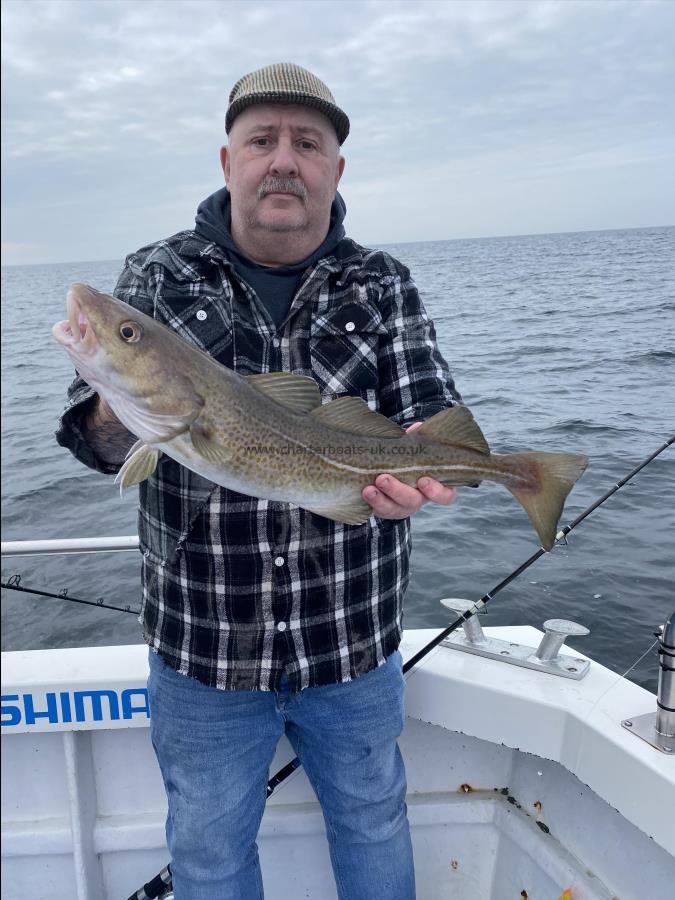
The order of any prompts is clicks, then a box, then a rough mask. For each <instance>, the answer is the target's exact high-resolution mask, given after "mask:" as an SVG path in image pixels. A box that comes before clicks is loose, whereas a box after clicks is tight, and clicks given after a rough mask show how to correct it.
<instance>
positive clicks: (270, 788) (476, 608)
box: [267, 435, 675, 797]
mask: <svg viewBox="0 0 675 900" xmlns="http://www.w3.org/2000/svg"><path fill="white" fill-rule="evenodd" d="M673 442H675V435H673V436H672V437H670V438H668V440H667V441H666V442H665V444H662V445H661V446H660V447H659V448H658V449H657V450H655V451H654V452H653V453H652V454H651V456H648V457H647V459H645V460H643V461H642V462H641V463H640V464H639V465H637V466H636V467H635V468H634V469H632V471H630V472H629V473H628V475H626V477H625V478H622V479H621V481H617V482H616V484H615V485H614V486H613V487H611V488H610V489H609V490H608V491H606V492H605V493H604V494H603V495H602V497H600V498H599V499H598V500H596V501H595V502H594V503H592V504H591V505H590V506H588V507H587V508H586V509H585V510H584V511H583V512H582V513H580V514H579V515H578V516H577V517H576V519H574V520H573V521H572V522H570V524H569V525H565V526H564V527H563V528H561V529H560V531H559V532H558V533H557V535H556V538H555V544H554V545H553V547H555V546H556V545H558V544H559V543H567V540H566V539H567V535H568V534H569V533H570V531H572V529H573V528H576V527H577V525H579V524H580V523H581V522H583V520H584V519H585V518H586V517H587V516H590V514H591V513H592V512H593V511H594V510H596V509H597V508H598V507H599V506H601V505H602V504H603V503H604V502H605V500H608V499H609V498H610V497H611V496H612V495H613V494H615V493H616V492H617V491H618V490H620V489H621V488H622V487H623V486H624V485H625V484H626V483H627V482H628V481H630V479H631V478H633V476H634V475H637V473H638V472H639V471H640V470H641V469H644V468H645V466H648V465H649V463H650V462H652V460H654V459H656V457H657V456H658V455H659V454H660V453H663V451H664V450H665V449H666V448H667V447H670V445H671V444H672V443H673ZM553 547H552V548H551V550H552V549H553ZM550 552H551V551H550V550H544V548H543V547H540V548H539V550H537V552H536V553H533V554H532V556H530V558H529V559H526V560H525V562H524V563H521V565H519V566H518V568H517V569H514V570H513V572H511V574H510V575H507V576H506V578H504V579H503V580H502V581H500V582H499V584H497V585H495V587H493V588H492V590H490V591H488V592H487V594H484V595H483V596H482V597H481V598H480V600H477V601H476V603H475V604H474V605H473V606H472V607H471V608H470V609H467V610H466V612H463V613H462V614H461V615H460V616H458V618H457V619H455V621H454V622H452V623H451V624H450V625H448V627H447V628H445V629H444V630H443V631H441V632H440V634H438V635H436V637H435V638H434V639H433V640H431V641H429V643H428V644H427V645H426V646H425V647H422V649H421V650H420V651H418V652H417V653H416V654H415V655H414V656H413V657H411V658H410V659H409V660H408V661H407V662H406V664H405V665H404V666H403V674H405V673H406V672H408V671H410V669H412V668H413V666H416V665H417V663H418V662H419V661H420V660H421V659H423V658H424V657H425V656H426V655H427V654H428V653H430V652H431V651H432V650H433V649H434V647H437V646H438V645H439V644H440V643H441V641H444V640H445V639H446V638H447V637H448V636H449V635H451V634H452V632H453V631H456V630H457V629H458V628H459V627H460V625H462V624H463V623H464V622H465V621H466V620H467V619H470V618H471V616H473V615H476V613H479V612H480V611H481V610H482V609H484V608H485V607H486V606H487V605H488V603H489V602H490V600H492V598H493V597H494V596H495V595H496V594H498V593H499V592H500V591H501V590H503V589H504V588H505V587H506V586H507V585H509V584H511V582H512V581H514V580H515V579H516V578H518V576H519V575H522V574H523V572H524V571H525V570H526V569H529V568H530V566H531V565H532V564H533V563H535V562H536V561H537V560H538V559H539V558H540V557H541V556H543V555H544V554H545V553H550ZM650 649H651V648H650ZM648 652H649V651H648ZM636 665H637V663H636ZM629 671H630V670H629ZM300 765H301V762H300V760H299V759H298V758H297V757H296V758H295V759H293V760H291V762H289V763H288V764H287V765H285V766H284V767H283V768H282V769H280V770H279V771H278V772H277V773H276V775H273V776H272V778H270V780H269V781H268V782H267V796H268V797H269V796H270V795H271V794H273V793H274V791H275V790H276V788H277V787H278V786H279V785H280V784H281V782H282V781H285V780H286V778H288V777H289V776H290V775H292V774H293V772H295V770H296V769H298V768H299V767H300Z"/></svg>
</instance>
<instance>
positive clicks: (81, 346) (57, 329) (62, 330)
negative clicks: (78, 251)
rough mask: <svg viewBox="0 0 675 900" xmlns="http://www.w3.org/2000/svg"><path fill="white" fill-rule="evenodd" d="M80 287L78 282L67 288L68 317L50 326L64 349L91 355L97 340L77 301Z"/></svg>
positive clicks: (80, 354)
mask: <svg viewBox="0 0 675 900" xmlns="http://www.w3.org/2000/svg"><path fill="white" fill-rule="evenodd" d="M80 289H81V286H80V285H78V284H74V285H72V287H71V288H70V289H69V291H68V295H67V298H66V312H67V315H68V318H67V319H64V320H62V321H61V322H57V323H56V325H54V327H53V328H52V334H53V335H54V337H55V338H56V340H57V341H58V342H59V344H61V345H62V346H63V347H64V348H65V349H66V350H68V351H69V352H71V353H74V354H76V355H77V356H80V357H81V356H91V355H92V354H93V353H94V352H95V351H96V350H97V349H98V341H97V340H96V334H95V332H94V328H93V326H92V324H91V322H90V321H89V319H88V318H87V314H86V313H85V312H84V310H83V309H82V306H81V304H80V303H79V302H78V298H77V294H78V291H79V290H80Z"/></svg>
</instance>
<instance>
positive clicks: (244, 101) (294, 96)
mask: <svg viewBox="0 0 675 900" xmlns="http://www.w3.org/2000/svg"><path fill="white" fill-rule="evenodd" d="M256 103H297V104H299V105H300V106H309V107H311V108H312V109H316V110H318V111H319V112H320V113H323V114H324V116H326V118H327V119H328V120H329V121H330V122H331V123H332V125H333V127H334V128H335V131H336V133H337V137H338V141H339V142H340V144H342V143H344V141H345V139H346V137H347V135H348V134H349V119H348V118H347V116H346V114H345V113H344V112H343V111H342V110H341V109H340V107H339V106H336V104H335V98H334V97H333V95H332V94H331V92H330V91H329V90H328V88H327V87H326V85H325V84H324V83H323V81H321V80H320V79H319V78H317V77H316V75H313V74H312V73H311V72H308V71H307V69H303V68H302V66H296V65H295V63H274V64H273V65H271V66H265V68H264V69H258V70H257V71H255V72H250V73H249V74H248V75H244V77H243V78H240V79H239V81H238V82H237V83H236V84H235V86H234V87H233V88H232V90H231V91H230V98H229V105H228V107H227V115H226V116H225V131H226V132H227V133H228V134H229V133H230V129H231V128H232V123H233V122H234V120H235V119H236V118H237V116H238V115H239V113H241V112H243V111H244V110H245V109H246V108H247V107H249V106H253V105H254V104H256Z"/></svg>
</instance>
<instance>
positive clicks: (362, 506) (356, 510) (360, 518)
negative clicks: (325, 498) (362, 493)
mask: <svg viewBox="0 0 675 900" xmlns="http://www.w3.org/2000/svg"><path fill="white" fill-rule="evenodd" d="M308 511H309V512H311V513H315V515H317V516H323V517H324V518H326V519H332V520H333V521H334V522H342V523H344V524H345V525H363V523H364V522H367V521H368V519H369V518H370V517H371V516H372V515H374V513H373V508H372V506H369V505H368V504H367V503H366V501H365V500H363V499H362V498H360V497H359V498H358V499H355V500H348V501H345V502H343V503H340V502H338V503H334V504H332V505H331V506H322V507H321V508H319V507H316V506H315V507H312V509H309V510H308Z"/></svg>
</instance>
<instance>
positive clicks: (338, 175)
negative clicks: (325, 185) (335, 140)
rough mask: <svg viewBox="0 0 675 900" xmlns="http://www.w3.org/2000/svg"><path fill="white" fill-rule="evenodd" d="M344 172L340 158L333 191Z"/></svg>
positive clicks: (343, 161) (342, 161)
mask: <svg viewBox="0 0 675 900" xmlns="http://www.w3.org/2000/svg"><path fill="white" fill-rule="evenodd" d="M223 149H225V148H223ZM344 170H345V158H344V156H341V157H340V158H339V159H338V165H337V178H336V179H335V189H336V190H337V186H338V184H340V179H341V178H342V173H343V172H344Z"/></svg>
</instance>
